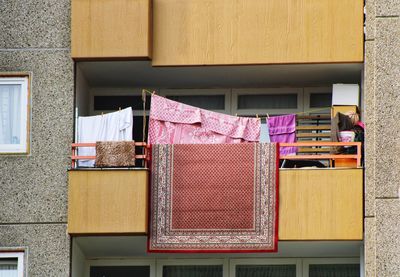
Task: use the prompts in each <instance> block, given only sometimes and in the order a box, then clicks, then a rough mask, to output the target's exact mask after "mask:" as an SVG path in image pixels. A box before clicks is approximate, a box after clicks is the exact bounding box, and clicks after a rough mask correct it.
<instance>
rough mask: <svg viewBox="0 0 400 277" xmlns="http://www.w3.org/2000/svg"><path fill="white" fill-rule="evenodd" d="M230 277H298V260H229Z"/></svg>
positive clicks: (299, 270) (299, 269)
mask: <svg viewBox="0 0 400 277" xmlns="http://www.w3.org/2000/svg"><path fill="white" fill-rule="evenodd" d="M230 272H231V276H235V277H252V276H274V277H299V276H300V274H301V260H300V259H231V261H230Z"/></svg>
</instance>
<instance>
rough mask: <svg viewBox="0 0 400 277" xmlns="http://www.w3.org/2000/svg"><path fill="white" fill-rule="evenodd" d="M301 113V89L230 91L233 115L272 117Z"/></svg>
mask: <svg viewBox="0 0 400 277" xmlns="http://www.w3.org/2000/svg"><path fill="white" fill-rule="evenodd" d="M302 111H303V89H302V88H262V89H232V113H233V114H238V115H245V116H246V115H255V114H259V115H265V114H267V113H268V114H271V115H273V114H287V113H297V112H302Z"/></svg>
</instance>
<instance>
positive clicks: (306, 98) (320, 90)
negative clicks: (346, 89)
mask: <svg viewBox="0 0 400 277" xmlns="http://www.w3.org/2000/svg"><path fill="white" fill-rule="evenodd" d="M312 93H325V94H332V87H305V88H304V111H312V110H316V111H315V113H317V114H321V113H327V114H329V113H330V112H331V106H329V107H313V108H311V107H310V97H311V94H312ZM323 108H326V109H323ZM321 109H322V110H321ZM312 113H313V112H311V113H309V112H308V114H312Z"/></svg>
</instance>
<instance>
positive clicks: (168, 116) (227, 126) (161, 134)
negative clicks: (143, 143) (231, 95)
mask: <svg viewBox="0 0 400 277" xmlns="http://www.w3.org/2000/svg"><path fill="white" fill-rule="evenodd" d="M260 128H261V122H260V120H259V119H256V118H247V117H237V116H230V115H225V114H221V113H216V112H212V111H207V110H203V109H200V108H196V107H193V106H189V105H186V104H182V103H179V102H176V101H172V100H169V99H167V98H164V97H161V96H157V95H153V96H152V97H151V107H150V120H149V134H148V143H149V144H174V143H175V144H184V143H187V144H204V143H239V142H244V141H249V142H256V141H259V139H260Z"/></svg>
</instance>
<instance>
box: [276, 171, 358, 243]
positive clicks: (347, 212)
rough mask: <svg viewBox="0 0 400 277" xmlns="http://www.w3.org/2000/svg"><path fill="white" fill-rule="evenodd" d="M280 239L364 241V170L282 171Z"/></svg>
mask: <svg viewBox="0 0 400 277" xmlns="http://www.w3.org/2000/svg"><path fill="white" fill-rule="evenodd" d="M279 178H280V182H279V183H280V188H279V195H280V199H279V201H280V204H279V240H362V239H363V179H362V178H363V170H362V169H291V170H281V171H280V174H279Z"/></svg>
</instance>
